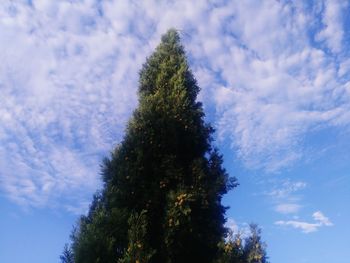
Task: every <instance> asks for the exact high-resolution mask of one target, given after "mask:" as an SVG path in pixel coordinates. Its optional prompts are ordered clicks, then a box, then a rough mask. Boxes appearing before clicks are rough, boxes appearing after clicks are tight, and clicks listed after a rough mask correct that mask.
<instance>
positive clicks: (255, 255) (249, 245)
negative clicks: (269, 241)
mask: <svg viewBox="0 0 350 263" xmlns="http://www.w3.org/2000/svg"><path fill="white" fill-rule="evenodd" d="M249 227H250V233H251V234H250V236H249V237H248V238H247V239H246V240H245V245H244V252H243V257H244V259H245V262H247V263H268V261H267V256H266V244H265V243H264V242H262V241H261V229H260V228H259V227H258V225H256V224H250V225H249Z"/></svg>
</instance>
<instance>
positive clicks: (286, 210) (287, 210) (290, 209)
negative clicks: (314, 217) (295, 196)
mask: <svg viewBox="0 0 350 263" xmlns="http://www.w3.org/2000/svg"><path fill="white" fill-rule="evenodd" d="M300 208H301V205H299V204H290V203H285V204H278V205H277V206H276V207H275V210H276V211H277V212H279V213H282V214H295V213H297V212H299V210H300Z"/></svg>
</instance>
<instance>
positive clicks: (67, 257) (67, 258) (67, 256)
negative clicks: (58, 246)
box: [60, 244, 74, 263]
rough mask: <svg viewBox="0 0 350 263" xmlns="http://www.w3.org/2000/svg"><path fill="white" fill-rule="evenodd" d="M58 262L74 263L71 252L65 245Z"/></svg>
mask: <svg viewBox="0 0 350 263" xmlns="http://www.w3.org/2000/svg"><path fill="white" fill-rule="evenodd" d="M60 260H61V263H74V256H73V252H72V250H71V249H70V247H69V246H68V244H65V246H64V248H63V252H62V255H61V256H60Z"/></svg>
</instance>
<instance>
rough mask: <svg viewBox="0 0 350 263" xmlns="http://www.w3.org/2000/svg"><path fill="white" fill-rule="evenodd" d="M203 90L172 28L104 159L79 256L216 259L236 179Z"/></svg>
mask: <svg viewBox="0 0 350 263" xmlns="http://www.w3.org/2000/svg"><path fill="white" fill-rule="evenodd" d="M198 92H199V87H198V86H197V84H196V80H195V79H194V77H193V75H192V73H191V71H190V70H189V66H188V63H187V59H186V55H185V52H184V48H183V47H182V45H181V44H180V37H179V34H178V33H177V32H176V30H169V31H168V32H167V33H166V34H165V35H164V36H163V37H162V41H161V43H160V45H159V46H158V47H157V48H156V51H155V52H154V53H153V54H152V55H151V56H150V57H149V58H148V59H147V61H146V63H145V64H144V66H143V68H142V70H141V73H140V83H139V107H138V108H137V109H136V110H135V111H134V113H133V116H132V118H131V119H130V121H129V124H128V126H127V129H126V134H125V136H124V139H123V141H122V142H121V144H120V145H119V146H118V147H117V148H116V149H115V151H114V152H113V154H112V157H111V158H110V159H106V160H105V162H104V165H103V181H104V189H103V191H102V192H101V194H99V195H97V196H96V198H95V200H94V203H93V205H92V206H91V209H90V213H89V215H88V216H87V217H82V220H81V223H80V225H79V227H78V229H77V231H76V232H75V235H73V241H74V242H73V249H74V252H75V258H76V262H84V263H86V262H116V260H119V261H120V262H137V261H138V262H212V261H213V260H214V259H215V258H216V256H217V251H218V248H217V244H218V243H219V242H220V241H221V240H222V238H223V237H224V236H225V233H226V230H225V228H224V226H223V224H224V222H225V219H224V212H225V208H224V207H223V206H222V204H221V197H222V195H223V194H225V193H226V192H227V190H228V189H229V188H231V187H233V186H235V181H234V179H232V180H231V181H230V180H229V179H228V175H227V174H226V172H225V170H224V169H223V168H222V167H221V164H222V158H221V156H220V155H219V154H218V153H217V151H216V150H212V148H211V146H210V143H211V141H212V138H211V134H212V132H213V129H212V128H211V126H210V125H208V124H206V123H205V122H204V119H203V118H204V113H203V109H202V105H201V103H199V102H197V101H196V96H197V94H198ZM91 251H93V252H91ZM87 255H88V256H87ZM97 259H98V260H99V261H97Z"/></svg>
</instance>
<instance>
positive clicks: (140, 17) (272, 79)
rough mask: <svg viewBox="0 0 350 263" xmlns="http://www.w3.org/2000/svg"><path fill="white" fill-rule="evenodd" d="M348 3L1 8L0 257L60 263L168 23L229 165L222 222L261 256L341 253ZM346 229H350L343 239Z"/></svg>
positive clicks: (349, 99)
mask: <svg viewBox="0 0 350 263" xmlns="http://www.w3.org/2000/svg"><path fill="white" fill-rule="evenodd" d="M349 9H350V2H349V1H345V0H344V1H341V0H339V1H338V0H324V1H321V0H319V1H301V0H300V1H283V0H280V1H274V0H266V1H253V0H247V1H201V0H200V1H155V0H146V1H142V2H141V1H121V0H120V1H118V0H110V1H100V0H85V1H84V0H80V1H79V0H70V1H68V0H67V1H66V0H60V1H50V0H47V1H45V0H40V1H39V0H38V1H36V0H31V1H24V0H23V1H21V0H18V1H2V2H1V3H0V50H1V51H0V61H1V63H0V212H1V216H0V230H1V235H0V262H12V263H24V262H26V263H32V262H33V263H47V262H59V258H58V256H59V254H60V253H61V251H62V248H63V246H64V243H65V242H67V241H68V240H69V234H70V231H71V229H72V226H73V225H74V223H75V221H76V220H77V218H78V215H79V214H81V213H84V212H86V210H87V207H88V205H89V202H90V199H91V196H92V194H93V193H94V192H95V191H96V190H97V189H99V187H100V181H99V177H100V175H99V164H100V162H101V159H102V158H103V157H104V156H107V155H108V154H109V152H110V151H111V150H112V149H113V147H114V146H115V145H116V144H117V143H118V142H120V139H121V138H122V135H123V131H124V128H125V123H126V121H127V120H128V118H129V117H130V114H131V112H132V110H133V109H134V108H135V107H136V106H137V97H136V91H137V83H138V72H139V70H140V68H141V66H142V63H144V61H145V58H146V57H147V56H148V55H150V54H151V52H152V51H153V50H154V48H155V47H156V45H157V44H158V43H159V40H160V36H161V35H162V34H163V33H164V32H165V31H166V30H167V29H168V28H170V27H175V28H177V29H179V31H180V34H181V36H182V40H183V44H184V46H185V48H186V50H187V53H188V57H189V60H190V64H191V68H192V70H193V72H194V74H195V76H196V78H197V80H198V83H199V85H200V87H201V88H202V90H201V93H200V95H199V100H201V101H203V104H204V108H205V112H206V114H207V119H208V121H210V122H211V123H212V124H213V126H214V127H215V128H216V135H215V136H216V142H215V144H216V145H217V146H218V147H219V149H220V150H221V152H222V153H223V154H224V158H225V167H226V168H227V170H228V172H229V173H230V174H231V175H232V176H236V177H237V178H238V179H239V182H240V186H239V187H238V188H236V189H235V190H233V191H232V192H231V193H230V194H228V195H227V196H226V197H225V200H224V201H225V204H227V205H229V206H230V207H231V208H230V210H229V211H228V212H227V216H228V219H229V220H228V222H229V225H230V226H231V227H232V228H233V229H240V230H242V231H245V229H246V228H247V224H248V223H250V222H256V223H258V224H259V225H260V226H261V227H262V229H263V238H264V240H265V241H266V242H267V244H268V249H267V252H268V255H269V256H270V261H271V262H272V263H296V262H297V263H304V262H305V263H314V262H318V263H326V262H327V263H328V262H333V263H347V262H348V261H346V260H347V258H348V255H347V250H348V248H349V247H348V238H347V237H349V236H350V228H349V226H348V224H349V222H350V210H349V208H348V203H349V201H350V187H349V186H350V175H349V171H350V155H349V154H348V153H349V151H350V140H349V137H350V74H349V71H350V49H349V42H350V37H349V30H350V20H349V16H347V14H348V13H349ZM346 238H347V239H346Z"/></svg>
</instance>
